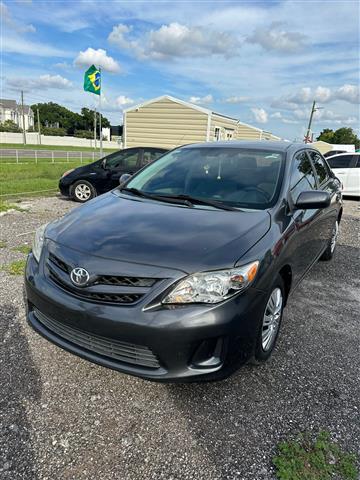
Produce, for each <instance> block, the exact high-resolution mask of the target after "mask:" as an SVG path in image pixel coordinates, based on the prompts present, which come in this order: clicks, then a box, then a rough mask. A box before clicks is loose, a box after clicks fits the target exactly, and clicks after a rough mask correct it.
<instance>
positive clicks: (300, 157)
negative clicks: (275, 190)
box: [290, 151, 316, 202]
mask: <svg viewBox="0 0 360 480" xmlns="http://www.w3.org/2000/svg"><path fill="white" fill-rule="evenodd" d="M315 188H316V180H315V174H314V170H313V168H312V166H311V162H310V159H309V157H308V156H307V154H306V152H305V151H304V152H301V153H298V154H297V155H296V156H295V158H294V160H293V164H292V169H291V177H290V192H291V197H292V200H293V202H296V200H297V198H298V196H299V195H300V193H301V192H306V191H309V190H314V189H315Z"/></svg>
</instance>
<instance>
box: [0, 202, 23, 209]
mask: <svg viewBox="0 0 360 480" xmlns="http://www.w3.org/2000/svg"><path fill="white" fill-rule="evenodd" d="M8 210H18V211H19V212H24V211H25V210H24V209H22V208H20V207H18V206H17V205H14V204H13V203H7V202H2V201H1V200H0V212H7V211H8Z"/></svg>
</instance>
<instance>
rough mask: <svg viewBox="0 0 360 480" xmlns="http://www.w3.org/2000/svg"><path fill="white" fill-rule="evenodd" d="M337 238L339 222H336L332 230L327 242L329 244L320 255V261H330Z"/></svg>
mask: <svg viewBox="0 0 360 480" xmlns="http://www.w3.org/2000/svg"><path fill="white" fill-rule="evenodd" d="M338 236H339V222H338V220H336V222H335V225H334V228H333V230H332V233H331V238H330V240H329V244H328V246H327V247H326V250H325V252H324V253H323V254H322V255H321V257H320V260H325V261H327V260H331V259H332V257H333V256H334V252H335V248H336V242H337V238H338Z"/></svg>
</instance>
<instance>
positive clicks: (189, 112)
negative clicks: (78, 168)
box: [123, 95, 279, 149]
mask: <svg viewBox="0 0 360 480" xmlns="http://www.w3.org/2000/svg"><path fill="white" fill-rule="evenodd" d="M123 123H124V129H123V144H124V148H129V147H138V146H147V147H163V148H169V149H171V148H175V147H177V146H179V145H185V144H188V143H197V142H211V141H220V140H275V139H278V138H279V137H275V136H274V135H272V134H271V133H270V132H264V131H263V130H261V129H260V128H257V127H253V126H252V125H248V124H246V123H242V122H240V121H239V120H238V119H236V118H232V117H228V116H226V115H222V114H220V113H217V112H213V111H212V110H209V109H207V108H204V107H200V106H199V105H194V104H192V103H189V102H185V101H183V100H179V99H178V98H174V97H171V96H169V95H164V96H162V97H158V98H154V99H153V100H149V101H147V102H144V103H142V104H140V105H136V106H134V107H131V108H128V109H126V110H124V118H123Z"/></svg>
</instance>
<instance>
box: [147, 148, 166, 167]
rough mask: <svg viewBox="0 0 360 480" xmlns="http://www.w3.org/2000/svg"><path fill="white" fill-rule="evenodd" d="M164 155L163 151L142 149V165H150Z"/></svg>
mask: <svg viewBox="0 0 360 480" xmlns="http://www.w3.org/2000/svg"><path fill="white" fill-rule="evenodd" d="M164 153H165V152H164V150H157V149H155V148H152V149H149V150H147V149H146V148H144V154H143V160H142V164H143V165H147V164H148V163H151V162H153V161H154V160H156V159H157V158H159V157H161V155H164Z"/></svg>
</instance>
